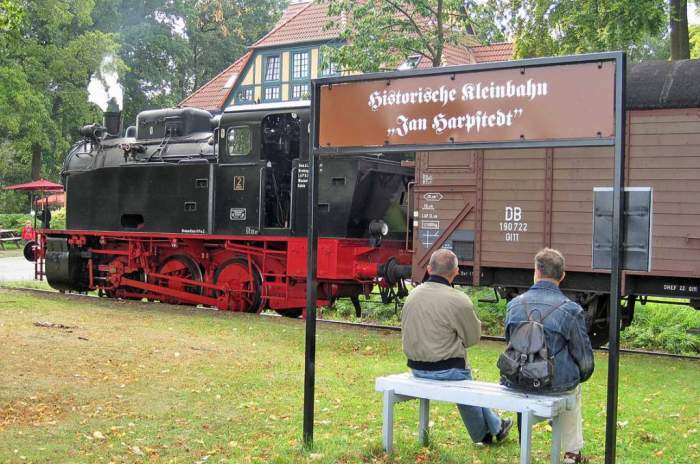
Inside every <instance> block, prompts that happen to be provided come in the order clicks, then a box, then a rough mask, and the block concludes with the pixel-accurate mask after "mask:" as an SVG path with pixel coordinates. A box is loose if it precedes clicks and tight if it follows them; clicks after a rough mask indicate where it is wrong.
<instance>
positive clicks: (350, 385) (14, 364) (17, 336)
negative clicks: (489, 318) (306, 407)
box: [0, 290, 700, 464]
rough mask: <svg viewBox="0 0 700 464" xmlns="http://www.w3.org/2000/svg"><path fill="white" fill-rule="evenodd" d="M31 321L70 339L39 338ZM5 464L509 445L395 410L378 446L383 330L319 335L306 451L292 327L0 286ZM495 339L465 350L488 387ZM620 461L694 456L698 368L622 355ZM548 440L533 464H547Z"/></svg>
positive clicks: (452, 417)
mask: <svg viewBox="0 0 700 464" xmlns="http://www.w3.org/2000/svg"><path fill="white" fill-rule="evenodd" d="M35 322H52V323H60V324H64V325H66V326H71V327H73V328H69V329H57V328H45V327H37V326H35V325H34V323H35ZM0 340H2V353H0V372H2V383H1V384H0V385H1V386H0V462H3V463H5V462H9V463H15V462H16V463H25V462H47V463H48V462H50V463H56V462H104V463H107V462H115V463H123V462H182V463H192V462H227V463H228V462H231V463H247V462H260V463H263V462H274V463H277V462H279V463H283V462H319V463H336V462H342V463H351V462H375V463H377V462H378V463H388V462H397V463H409V462H410V463H416V462H418V463H438V462H440V463H442V462H445V463H447V462H470V463H484V464H485V463H512V462H515V461H516V456H517V453H518V447H517V444H516V439H515V438H511V439H509V441H507V442H506V443H504V444H503V445H501V446H496V447H493V448H483V447H477V446H475V445H473V444H471V443H470V442H469V439H468V437H467V434H466V432H465V430H464V429H463V426H462V425H461V423H460V420H459V416H458V413H457V411H456V408H455V407H454V406H452V405H446V404H435V405H434V407H432V408H431V421H432V422H431V426H432V428H431V445H430V446H429V447H427V448H420V447H419V446H418V445H417V443H416V431H417V404H415V403H403V404H400V405H398V406H397V417H396V429H395V445H396V452H395V454H394V455H393V456H392V457H387V456H385V455H384V454H383V452H382V450H381V398H380V395H379V394H378V393H376V392H375V391H374V378H375V377H377V376H380V375H383V374H388V373H397V372H402V371H404V370H405V366H404V358H403V355H402V353H401V340H400V337H399V336H398V335H396V334H394V333H377V332H365V331H361V330H352V329H343V328H336V327H326V326H319V330H318V352H317V355H318V359H317V390H316V398H317V400H316V429H315V438H316V442H315V447H314V449H313V450H311V451H303V450H302V445H301V424H302V390H303V367H304V342H303V340H304V330H303V323H302V322H301V321H292V320H286V319H283V318H262V317H258V316H249V315H240V314H230V313H222V312H215V311H212V310H202V309H198V310H194V309H188V308H183V307H173V306H167V305H152V304H150V305H149V304H138V303H137V304H133V303H125V302H121V301H108V300H89V301H76V300H73V299H68V298H66V297H64V296H61V295H59V294H56V295H47V296H45V297H44V296H39V297H37V296H34V295H29V294H27V293H24V292H21V291H13V290H0ZM502 348H503V347H502V345H501V344H499V343H483V344H481V345H480V346H478V347H476V348H474V349H471V350H470V353H469V355H470V360H471V363H472V366H473V368H474V369H475V370H476V375H477V376H478V378H480V379H482V380H488V381H496V380H497V371H496V368H495V362H496V359H497V356H498V354H499V352H500V350H501V349H502ZM596 361H597V366H596V372H595V374H594V376H593V378H592V380H591V381H590V382H588V383H587V384H586V385H585V386H584V403H585V404H584V409H585V410H584V417H585V437H586V442H587V445H586V451H587V452H588V453H589V454H591V455H592V456H593V461H592V462H598V463H600V462H603V458H602V455H603V450H604V436H605V401H606V388H605V382H606V361H607V358H606V356H604V355H601V354H597V358H596ZM620 383H621V387H620V411H619V423H618V426H619V431H618V433H619V448H618V456H619V459H618V462H620V463H647V462H659V463H661V462H663V463H667V462H673V463H695V462H698V461H699V460H700V449H699V442H700V433H699V432H698V428H700V427H699V425H698V424H699V423H700V398H699V396H698V394H697V391H698V390H697V386H698V384H700V366H699V365H698V363H697V362H691V361H675V360H668V359H656V358H653V359H652V358H647V357H639V356H623V357H622V365H621V377H620ZM548 439H549V433H548V432H547V431H546V430H545V427H543V426H539V427H538V428H537V430H536V432H535V435H534V447H535V453H534V456H533V457H534V462H549V461H548V455H547V452H548V449H549V441H548Z"/></svg>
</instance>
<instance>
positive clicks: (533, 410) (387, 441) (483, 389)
mask: <svg viewBox="0 0 700 464" xmlns="http://www.w3.org/2000/svg"><path fill="white" fill-rule="evenodd" d="M376 390H377V391H379V392H382V393H384V414H383V415H384V426H383V429H382V439H383V444H384V450H385V451H386V452H387V453H391V451H392V447H393V441H394V440H393V438H394V437H393V435H394V404H396V403H400V402H402V401H408V400H413V399H418V400H419V401H420V406H419V420H418V440H419V441H420V443H421V444H422V445H425V443H426V441H427V435H428V416H429V404H430V400H437V401H447V402H449V403H455V404H464V405H469V406H479V407H483V408H495V409H503V410H506V411H514V412H519V413H522V430H521V434H522V436H521V443H520V463H521V464H529V463H530V447H531V442H532V426H533V425H534V424H535V423H537V422H539V421H543V420H547V419H552V463H553V464H558V463H559V458H560V453H561V450H560V448H561V427H560V420H559V413H560V412H561V411H564V410H567V409H571V408H573V406H574V402H575V401H576V397H575V395H574V394H572V393H569V394H562V395H532V394H528V393H521V392H517V391H514V390H511V389H508V388H506V387H503V386H502V385H496V384H493V383H486V382H477V381H474V380H461V381H439V380H427V379H418V378H416V377H414V376H413V375H412V374H410V373H405V374H397V375H390V376H387V377H379V378H377V381H376Z"/></svg>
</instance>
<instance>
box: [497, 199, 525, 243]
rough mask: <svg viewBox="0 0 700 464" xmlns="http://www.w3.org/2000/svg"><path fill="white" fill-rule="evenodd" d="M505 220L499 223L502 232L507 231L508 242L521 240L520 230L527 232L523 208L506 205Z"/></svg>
mask: <svg viewBox="0 0 700 464" xmlns="http://www.w3.org/2000/svg"><path fill="white" fill-rule="evenodd" d="M503 219H504V220H503V222H499V223H498V227H499V229H500V230H501V232H505V239H506V242H518V241H520V232H527V222H525V221H524V219H525V218H524V215H523V209H522V208H521V207H519V206H506V207H505V214H504V217H503Z"/></svg>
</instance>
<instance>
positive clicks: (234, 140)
mask: <svg viewBox="0 0 700 464" xmlns="http://www.w3.org/2000/svg"><path fill="white" fill-rule="evenodd" d="M252 148H253V141H252V137H251V132H250V128H249V127H247V126H241V127H231V128H230V129H229V130H228V131H227V133H226V150H227V153H228V155H229V156H246V155H248V154H250V150H251V149H252Z"/></svg>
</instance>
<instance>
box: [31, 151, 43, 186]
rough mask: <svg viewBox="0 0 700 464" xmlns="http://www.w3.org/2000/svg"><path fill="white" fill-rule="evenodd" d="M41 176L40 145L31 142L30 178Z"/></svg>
mask: <svg viewBox="0 0 700 464" xmlns="http://www.w3.org/2000/svg"><path fill="white" fill-rule="evenodd" d="M40 178H41V145H39V144H38V143H33V144H32V180H37V179H40Z"/></svg>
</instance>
